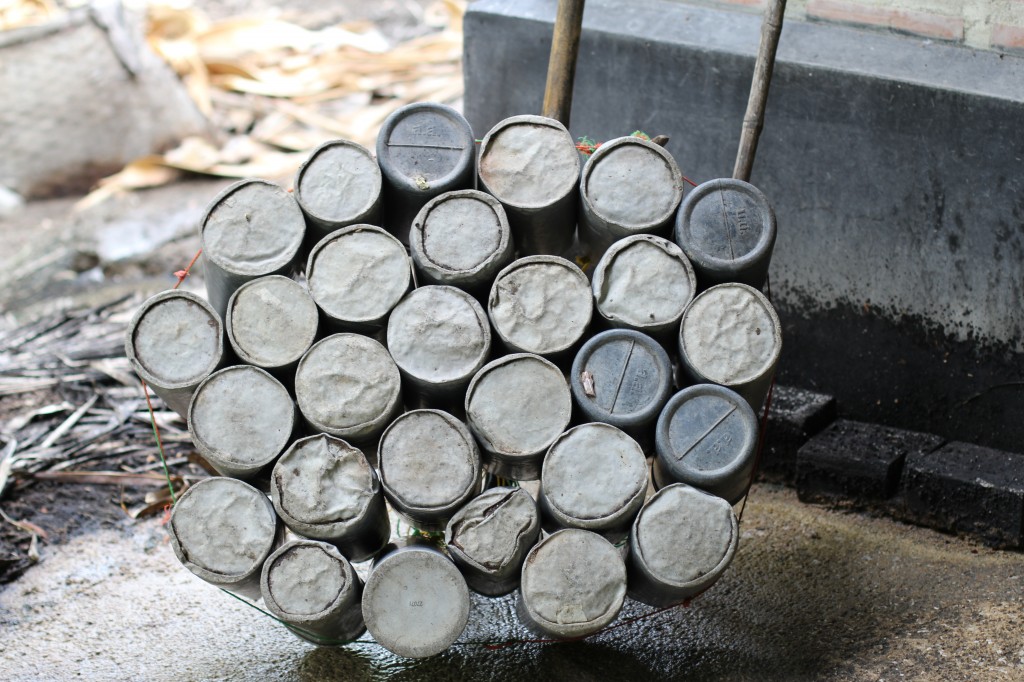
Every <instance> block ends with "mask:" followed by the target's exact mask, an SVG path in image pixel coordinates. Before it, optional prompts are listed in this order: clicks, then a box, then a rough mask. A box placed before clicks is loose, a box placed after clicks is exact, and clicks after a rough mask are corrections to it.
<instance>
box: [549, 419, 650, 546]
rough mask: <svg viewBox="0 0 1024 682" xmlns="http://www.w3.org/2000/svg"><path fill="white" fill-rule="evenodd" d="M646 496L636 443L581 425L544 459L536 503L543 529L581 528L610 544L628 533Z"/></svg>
mask: <svg viewBox="0 0 1024 682" xmlns="http://www.w3.org/2000/svg"><path fill="white" fill-rule="evenodd" d="M646 493H647V459H646V458H645V457H644V452H643V450H641V449H640V446H639V445H638V444H637V442H636V441H635V440H633V439H632V438H630V437H629V436H628V435H627V434H626V433H624V432H622V431H620V430H619V429H617V428H615V427H614V426H610V425H608V424H600V423H592V424H581V425H580V426H576V427H574V428H571V429H569V430H568V431H566V432H565V433H563V434H562V435H561V436H559V437H558V439H557V440H556V441H555V442H554V443H553V444H552V445H551V448H550V449H548V453H547V455H546V456H545V457H544V468H543V471H542V473H541V478H540V497H539V499H538V500H537V501H538V506H539V507H540V510H541V514H542V515H543V518H544V522H545V528H548V529H551V528H582V529H583V530H589V531H593V532H595V533H598V534H600V535H602V536H604V538H605V539H606V540H608V541H609V542H611V543H613V544H614V543H618V542H621V541H622V540H624V539H625V537H626V536H627V535H628V534H629V527H630V525H632V523H633V519H634V518H635V517H636V514H637V512H638V511H640V506H641V505H643V503H644V495H645V494H646Z"/></svg>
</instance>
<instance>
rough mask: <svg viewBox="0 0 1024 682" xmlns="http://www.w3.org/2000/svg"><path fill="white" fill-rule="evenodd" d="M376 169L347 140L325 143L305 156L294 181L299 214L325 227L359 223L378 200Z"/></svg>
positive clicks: (361, 150)
mask: <svg viewBox="0 0 1024 682" xmlns="http://www.w3.org/2000/svg"><path fill="white" fill-rule="evenodd" d="M380 189H381V175H380V168H378V167H377V162H376V161H375V160H374V158H373V156H372V155H371V154H370V152H369V151H368V150H367V149H366V148H365V147H363V146H361V145H359V144H356V143H355V142H350V141H349V140H332V141H330V142H325V143H323V144H322V145H320V146H319V147H317V148H316V149H314V150H313V152H312V153H311V154H310V155H309V158H308V159H307V160H306V162H305V163H304V164H302V167H301V168H299V172H298V174H297V176H296V179H295V198H296V199H297V200H298V203H299V204H300V205H301V206H302V210H304V211H305V212H306V213H308V214H309V215H310V216H312V217H313V218H315V219H318V220H321V221H323V222H325V223H338V224H342V223H351V222H352V221H355V220H360V219H362V217H363V216H364V215H365V214H366V212H367V211H368V210H370V208H371V207H372V206H373V205H374V204H375V203H376V202H377V201H378V200H379V199H380Z"/></svg>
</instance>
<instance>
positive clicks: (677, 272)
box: [591, 234, 697, 340]
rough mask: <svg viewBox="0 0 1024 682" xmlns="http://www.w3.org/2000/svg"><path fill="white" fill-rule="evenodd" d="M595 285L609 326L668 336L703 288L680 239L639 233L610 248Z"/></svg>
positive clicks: (600, 311) (599, 266) (596, 298)
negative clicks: (698, 290)
mask: <svg viewBox="0 0 1024 682" xmlns="http://www.w3.org/2000/svg"><path fill="white" fill-rule="evenodd" d="M591 286H592V288H593V290H594V305H595V307H596V308H597V312H598V314H599V315H600V316H601V317H602V318H604V319H605V320H607V321H608V323H609V324H611V325H612V326H614V327H626V328H628V329H636V330H637V331H641V332H643V333H645V334H650V335H651V336H653V337H655V338H657V339H659V340H663V339H664V340H667V339H670V338H671V337H672V336H673V335H674V334H675V331H676V330H677V329H678V328H679V320H680V318H681V317H682V316H683V310H685V309H686V306H687V305H689V304H690V301H692V300H693V296H694V294H695V293H696V292H697V278H696V276H695V275H694V273H693V266H692V265H690V261H689V260H687V258H686V256H685V254H683V251H682V249H680V248H679V247H678V246H676V245H675V244H674V243H672V242H670V241H668V240H667V239H662V238H661V237H655V236H653V235H649V234H638V235H634V236H632V237H626V238H625V239H620V240H619V241H617V242H615V243H614V244H612V245H611V246H610V247H609V248H608V250H607V251H605V253H604V255H603V256H601V260H600V261H598V263H597V267H596V268H594V277H593V281H592V282H591Z"/></svg>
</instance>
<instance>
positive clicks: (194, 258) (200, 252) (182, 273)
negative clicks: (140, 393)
mask: <svg viewBox="0 0 1024 682" xmlns="http://www.w3.org/2000/svg"><path fill="white" fill-rule="evenodd" d="M201 255H203V250H202V249H199V250H198V251H196V255H194V256H192V261H191V262H190V263H189V264H188V265H187V266H185V269H184V270H178V271H177V272H175V273H174V276H175V277H177V278H178V283H177V284H175V285H174V287H173V288H174V289H177V288H178V287H180V286H181V283H182V282H184V281H185V278H186V277H188V275H189V271H190V270H191V269H192V266H193V265H195V264H196V261H197V260H199V256H201ZM148 397H149V396H148V395H147V398H148Z"/></svg>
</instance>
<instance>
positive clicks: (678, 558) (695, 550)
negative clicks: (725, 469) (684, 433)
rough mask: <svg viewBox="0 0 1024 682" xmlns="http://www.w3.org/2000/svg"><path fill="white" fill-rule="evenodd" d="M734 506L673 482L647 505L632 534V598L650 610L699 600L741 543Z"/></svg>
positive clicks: (628, 567) (628, 568) (628, 562)
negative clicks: (697, 597) (695, 599)
mask: <svg viewBox="0 0 1024 682" xmlns="http://www.w3.org/2000/svg"><path fill="white" fill-rule="evenodd" d="M739 536H740V533H739V525H738V523H737V521H736V514H735V513H734V512H733V510H732V505H730V504H729V503H728V502H726V501H725V500H723V499H722V498H720V497H717V496H715V495H710V494H708V493H706V492H704V491H702V490H697V489H696V488H691V487H690V486H688V485H683V484H682V483H675V484H673V485H670V486H668V487H666V488H662V489H661V490H659V491H658V492H657V493H655V494H654V496H653V497H652V498H651V499H650V500H648V501H647V504H645V505H644V508H643V509H641V510H640V514H639V515H638V516H637V517H636V521H635V522H634V523H633V529H632V531H630V534H629V550H630V551H629V558H627V559H626V574H627V575H628V583H629V591H628V594H629V596H630V597H632V598H633V599H636V600H637V601H639V602H643V603H644V604H649V605H650V606H659V607H660V606H669V605H670V604H677V603H679V602H681V601H683V600H685V599H690V598H692V597H695V596H697V595H698V594H700V593H701V592H703V591H704V590H706V589H708V588H709V587H711V586H712V585H714V584H715V582H716V581H717V580H718V579H719V578H720V577H722V574H723V573H724V572H725V569H726V568H727V567H728V566H729V563H730V562H731V561H732V558H733V556H734V555H735V554H736V547H737V545H738V544H739Z"/></svg>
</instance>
